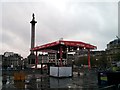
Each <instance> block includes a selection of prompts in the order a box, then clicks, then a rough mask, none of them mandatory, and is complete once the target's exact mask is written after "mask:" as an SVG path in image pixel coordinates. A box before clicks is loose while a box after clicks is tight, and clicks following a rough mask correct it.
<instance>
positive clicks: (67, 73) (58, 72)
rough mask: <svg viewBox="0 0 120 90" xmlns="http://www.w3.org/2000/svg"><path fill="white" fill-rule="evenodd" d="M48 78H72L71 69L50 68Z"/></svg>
mask: <svg viewBox="0 0 120 90" xmlns="http://www.w3.org/2000/svg"><path fill="white" fill-rule="evenodd" d="M50 76H53V77H71V76H72V67H50Z"/></svg>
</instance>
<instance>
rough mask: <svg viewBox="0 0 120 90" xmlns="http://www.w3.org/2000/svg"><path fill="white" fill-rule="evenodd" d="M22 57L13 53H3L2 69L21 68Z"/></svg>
mask: <svg viewBox="0 0 120 90" xmlns="http://www.w3.org/2000/svg"><path fill="white" fill-rule="evenodd" d="M22 59H23V57H21V55H19V54H17V53H14V52H5V53H4V55H3V58H2V68H4V69H7V68H11V69H17V68H21V67H22V65H23V62H22Z"/></svg>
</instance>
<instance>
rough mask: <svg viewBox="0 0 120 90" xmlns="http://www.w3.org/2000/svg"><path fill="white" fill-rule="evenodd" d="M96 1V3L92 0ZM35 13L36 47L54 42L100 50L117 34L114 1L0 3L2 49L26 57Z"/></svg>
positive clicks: (62, 0)
mask: <svg viewBox="0 0 120 90" xmlns="http://www.w3.org/2000/svg"><path fill="white" fill-rule="evenodd" d="M96 1H98V0H96ZM32 13H35V19H36V21H37V24H36V46H37V45H42V44H45V43H48V42H52V41H56V40H58V39H60V38H61V37H62V38H64V39H65V40H77V41H83V42H86V43H90V44H93V45H96V46H97V47H98V50H104V49H105V48H106V44H107V43H109V41H111V40H114V39H115V36H116V35H118V3H117V2H81V1H80V0H77V1H74V0H70V1H69V0H57V1H56V0H40V1H39V2H2V22H1V23H2V27H0V29H2V32H0V35H2V40H1V41H0V44H2V49H1V48H0V49H1V50H0V53H3V52H5V51H13V52H17V53H19V54H21V55H22V56H24V57H26V56H27V55H29V49H30V31H31V28H30V21H31V20H32Z"/></svg>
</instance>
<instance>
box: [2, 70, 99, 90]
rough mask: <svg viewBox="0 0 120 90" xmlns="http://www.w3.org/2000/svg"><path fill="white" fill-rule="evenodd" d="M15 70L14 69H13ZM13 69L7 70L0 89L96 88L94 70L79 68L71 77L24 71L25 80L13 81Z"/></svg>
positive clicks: (68, 89)
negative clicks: (4, 82) (4, 81)
mask: <svg viewBox="0 0 120 90" xmlns="http://www.w3.org/2000/svg"><path fill="white" fill-rule="evenodd" d="M14 72H15V71H14ZM14 72H13V71H11V73H10V72H7V74H8V75H7V82H6V84H5V85H2V90H49V89H50V90H54V89H65V90H71V89H72V90H98V89H99V86H98V84H97V72H96V71H95V70H88V69H81V70H80V75H78V72H73V77H71V78H54V77H50V76H49V75H47V74H42V75H41V74H40V72H39V71H32V70H28V71H24V72H25V73H27V74H26V80H25V81H14V77H13V73H14Z"/></svg>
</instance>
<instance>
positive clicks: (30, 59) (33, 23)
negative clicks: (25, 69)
mask: <svg viewBox="0 0 120 90" xmlns="http://www.w3.org/2000/svg"><path fill="white" fill-rule="evenodd" d="M30 23H31V49H32V48H34V46H35V24H36V23H37V21H35V15H34V13H33V15H32V21H31V22H30ZM28 64H29V65H30V64H35V54H34V51H33V50H31V51H30V55H29V56H28Z"/></svg>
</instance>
